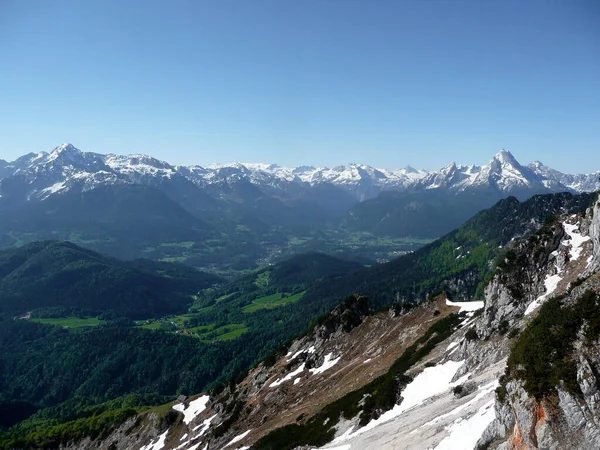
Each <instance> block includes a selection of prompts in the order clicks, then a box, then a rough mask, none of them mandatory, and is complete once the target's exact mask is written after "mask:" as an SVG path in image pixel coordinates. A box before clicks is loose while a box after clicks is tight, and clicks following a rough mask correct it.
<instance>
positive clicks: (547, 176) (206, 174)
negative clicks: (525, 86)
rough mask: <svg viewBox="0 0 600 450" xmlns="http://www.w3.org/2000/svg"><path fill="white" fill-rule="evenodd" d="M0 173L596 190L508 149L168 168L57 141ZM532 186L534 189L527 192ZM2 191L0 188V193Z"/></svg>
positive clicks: (37, 180) (85, 186)
mask: <svg viewBox="0 0 600 450" xmlns="http://www.w3.org/2000/svg"><path fill="white" fill-rule="evenodd" d="M1 168H2V170H1V171H0V178H2V177H4V178H6V177H11V176H13V175H16V174H17V173H18V174H19V175H22V176H23V175H24V176H25V177H24V180H26V181H25V182H26V183H27V186H28V187H27V188H26V189H28V190H29V194H28V195H29V196H30V197H31V198H42V196H41V193H42V191H43V198H46V196H49V195H59V194H60V193H64V192H68V191H70V190H72V189H80V190H89V189H94V188H95V187H98V186H101V185H107V184H115V183H136V184H152V185H154V183H157V182H161V180H165V179H170V178H172V177H178V179H180V178H179V177H182V178H184V179H187V180H188V181H191V182H192V183H194V184H195V185H197V186H199V187H205V186H209V185H215V186H216V185H219V184H223V183H225V184H227V183H233V182H238V181H240V180H244V181H247V182H249V183H251V184H254V185H256V186H258V187H259V188H261V187H269V188H275V189H287V188H286V186H289V185H290V183H294V184H296V183H307V184H309V185H315V184H323V183H328V184H332V185H335V186H338V187H340V188H342V189H344V190H346V191H348V192H349V193H351V194H352V195H355V196H356V197H357V199H359V200H365V199H368V198H372V197H374V196H376V195H377V194H378V193H379V192H381V191H383V190H395V191H410V192H419V191H424V190H448V191H451V192H456V193H460V192H464V191H469V190H472V189H486V190H490V189H491V190H493V191H498V192H499V193H501V194H503V195H505V194H513V195H514V193H515V192H517V191H520V192H522V193H524V194H527V193H530V194H531V193H541V192H552V191H554V192H557V191H565V190H570V191H572V192H582V191H593V190H596V189H598V188H600V182H598V176H597V175H593V174H590V175H566V174H562V173H561V172H558V171H556V170H554V169H551V168H549V167H546V166H544V165H543V164H542V163H540V162H539V161H536V162H534V163H532V164H530V165H529V166H522V165H521V164H520V163H519V162H518V161H517V160H516V158H515V157H514V156H513V155H512V154H511V153H510V152H509V151H507V150H504V149H503V150H502V151H500V152H499V153H498V154H496V155H495V156H494V157H493V158H492V159H491V161H490V162H489V164H487V165H484V166H474V165H470V166H462V165H458V164H456V163H455V162H452V163H450V164H449V165H447V166H446V167H444V168H442V169H440V170H437V171H431V172H429V171H425V170H418V169H414V168H413V167H411V166H406V167H405V168H401V169H394V170H388V169H381V168H375V167H372V166H369V165H366V164H355V163H352V164H347V165H340V166H335V167H333V168H328V167H314V166H298V167H283V166H279V165H277V164H268V163H233V164H218V165H212V166H205V167H203V166H172V165H170V164H169V163H167V162H164V161H160V160H158V159H156V158H153V157H151V156H147V155H144V154H132V155H115V154H107V155H102V154H97V153H91V152H82V151H80V150H79V149H77V148H76V147H75V146H74V145H73V144H70V143H64V144H61V145H59V146H58V147H56V148H55V149H54V150H52V152H50V153H46V152H40V153H37V154H35V153H30V154H28V155H25V156H22V157H21V158H19V159H17V160H16V161H13V162H12V163H4V164H3V165H2V166H1ZM534 191H535V192H534ZM0 195H1V192H0Z"/></svg>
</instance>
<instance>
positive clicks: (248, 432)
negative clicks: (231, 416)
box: [223, 430, 252, 448]
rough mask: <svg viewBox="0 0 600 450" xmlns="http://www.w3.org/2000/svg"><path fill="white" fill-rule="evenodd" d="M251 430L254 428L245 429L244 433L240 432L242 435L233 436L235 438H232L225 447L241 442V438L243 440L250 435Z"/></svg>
mask: <svg viewBox="0 0 600 450" xmlns="http://www.w3.org/2000/svg"><path fill="white" fill-rule="evenodd" d="M251 431H252V430H248V431H245V432H244V433H242V434H240V435H238V436H236V437H234V438H233V439H232V440H231V441H230V442H229V444H227V445H226V446H225V447H229V446H230V445H233V444H235V443H236V442H239V441H241V440H242V439H244V438H245V437H246V436H248V435H249V434H250V432H251ZM225 447H223V448H225Z"/></svg>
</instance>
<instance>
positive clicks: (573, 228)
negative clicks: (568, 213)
mask: <svg viewBox="0 0 600 450" xmlns="http://www.w3.org/2000/svg"><path fill="white" fill-rule="evenodd" d="M562 225H563V229H564V230H565V233H566V234H567V235H568V236H569V240H566V241H565V240H563V241H561V243H565V242H566V243H568V244H569V245H570V248H569V257H570V260H571V261H577V260H578V259H579V257H580V256H581V251H582V245H583V243H584V242H586V241H589V240H590V237H589V236H582V235H581V234H580V233H579V226H578V225H577V224H575V225H572V224H570V223H566V222H565V223H563V224H562ZM552 254H554V255H555V256H556V255H558V252H556V251H555V252H552ZM590 263H591V259H588V266H589V265H590ZM556 269H557V270H558V273H557V274H555V275H547V276H546V279H545V280H544V286H545V287H546V292H545V293H544V294H543V295H540V296H539V297H538V298H536V299H535V300H534V301H532V302H531V303H530V304H529V306H527V309H526V310H525V315H526V316H528V315H530V314H531V313H532V312H533V311H535V310H536V309H537V308H538V307H539V306H540V305H541V304H542V303H544V300H546V299H547V298H548V297H549V296H550V295H551V294H552V293H553V292H554V291H555V290H556V288H557V287H558V283H560V282H561V280H562V276H561V274H560V269H559V268H558V266H556Z"/></svg>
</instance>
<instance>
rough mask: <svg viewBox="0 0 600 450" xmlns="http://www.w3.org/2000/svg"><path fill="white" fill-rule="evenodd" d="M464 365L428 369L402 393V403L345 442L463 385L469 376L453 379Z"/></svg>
mask: <svg viewBox="0 0 600 450" xmlns="http://www.w3.org/2000/svg"><path fill="white" fill-rule="evenodd" d="M463 364H464V361H447V362H445V363H444V364H438V365H437V366H433V367H426V368H425V369H424V370H423V372H421V373H420V374H419V375H417V376H416V377H415V379H414V380H413V381H412V382H410V383H409V384H408V386H406V388H405V389H404V390H403V391H402V397H403V400H402V403H400V404H399V405H395V406H394V407H393V408H392V409H391V410H389V411H386V412H384V413H383V414H382V415H381V416H380V417H379V418H378V419H375V420H371V421H370V422H369V423H368V424H367V425H365V426H364V427H362V428H359V429H358V430H356V432H354V433H351V434H349V435H347V436H346V437H345V439H344V440H348V439H351V438H353V437H354V436H357V435H359V434H362V433H364V432H366V431H369V430H372V429H373V428H375V427H377V426H378V425H381V424H382V423H385V422H388V421H390V420H392V419H394V418H396V417H398V416H399V415H401V414H402V413H404V412H405V411H407V410H409V409H411V408H414V407H416V406H419V405H420V404H422V403H423V402H424V401H425V400H427V399H428V398H430V397H433V396H434V395H437V394H441V393H442V392H446V391H447V390H448V389H450V387H452V386H453V385H456V384H460V383H462V382H463V380H464V379H466V378H468V376H469V375H466V376H465V377H462V378H461V379H459V380H457V381H455V382H454V383H452V378H454V375H456V372H457V371H458V369H459V368H460V367H461V366H462V365H463Z"/></svg>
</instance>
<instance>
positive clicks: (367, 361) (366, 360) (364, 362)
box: [363, 358, 371, 364]
mask: <svg viewBox="0 0 600 450" xmlns="http://www.w3.org/2000/svg"><path fill="white" fill-rule="evenodd" d="M370 362H371V358H368V359H365V360H364V361H363V364H367V363H370Z"/></svg>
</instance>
